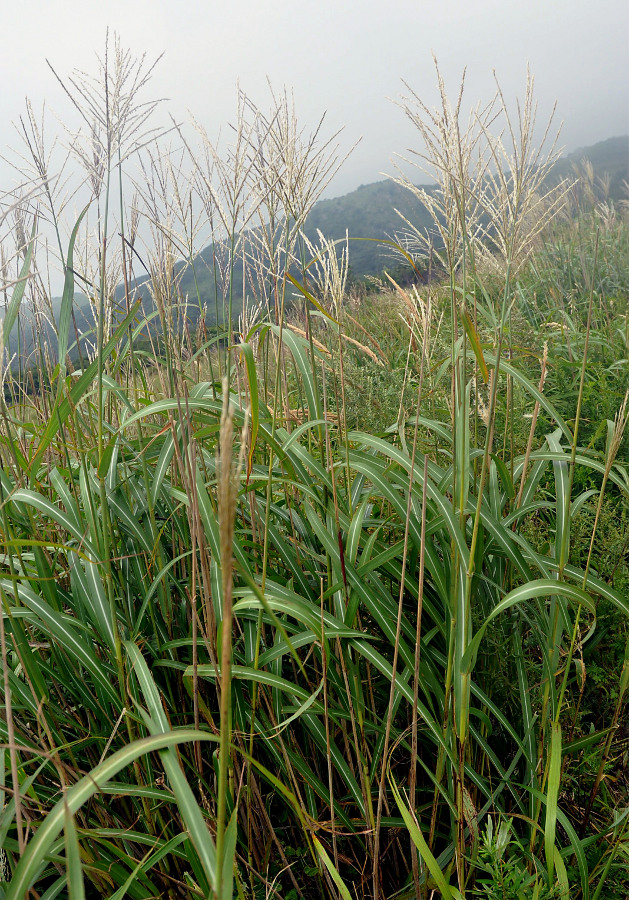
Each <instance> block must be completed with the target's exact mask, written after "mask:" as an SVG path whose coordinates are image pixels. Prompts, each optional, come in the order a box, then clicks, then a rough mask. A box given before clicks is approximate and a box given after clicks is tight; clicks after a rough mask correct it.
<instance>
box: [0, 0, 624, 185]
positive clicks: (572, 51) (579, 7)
mask: <svg viewBox="0 0 629 900" xmlns="http://www.w3.org/2000/svg"><path fill="white" fill-rule="evenodd" d="M3 6H4V9H3V15H2V20H3V42H2V43H3V53H2V56H1V58H0V78H1V79H2V85H3V88H2V92H1V95H0V121H1V122H2V126H3V127H2V132H1V139H0V144H2V145H5V144H7V143H12V142H13V137H12V134H11V129H10V122H11V121H12V120H15V119H16V118H17V117H18V116H19V115H20V114H21V113H22V111H23V109H24V97H25V96H26V95H27V96H29V98H30V99H31V100H32V101H33V103H34V105H35V108H39V107H40V106H41V103H42V101H44V100H45V101H46V104H47V108H48V109H49V110H50V112H51V114H53V113H54V114H55V115H56V116H58V117H59V118H61V119H63V118H64V117H65V116H67V115H68V103H67V101H66V99H65V98H64V96H63V94H62V92H61V91H60V89H59V87H58V85H57V84H56V83H55V81H54V78H53V76H52V75H51V73H50V71H49V69H48V68H47V66H46V63H45V58H46V57H47V58H48V59H50V61H51V62H52V64H53V65H54V66H55V68H56V69H57V70H58V71H59V72H60V73H62V74H67V73H69V72H70V71H71V70H72V69H73V68H82V69H86V70H87V71H90V72H93V71H95V53H96V52H101V51H102V48H103V44H104V35H105V29H106V27H107V26H109V27H110V29H112V30H116V31H117V32H118V33H119V34H120V36H121V39H122V43H123V45H124V46H128V47H130V48H131V49H132V50H133V51H134V52H136V53H138V54H141V53H142V52H144V51H146V53H147V55H148V57H151V58H152V57H155V56H157V55H158V54H159V53H161V52H162V51H165V55H164V58H163V59H162V61H161V63H160V64H159V66H158V68H157V70H156V73H155V76H154V79H153V82H152V85H151V90H152V96H164V97H168V98H170V99H169V103H168V110H169V112H171V113H172V114H173V115H174V116H175V117H176V118H179V119H184V118H185V116H186V111H187V109H190V111H191V112H192V113H193V114H194V115H195V117H196V118H197V119H198V120H199V121H201V122H202V123H203V124H204V125H205V126H206V128H207V129H208V131H209V132H210V134H212V133H217V131H218V129H219V127H220V126H221V125H223V126H224V125H225V123H227V122H229V121H230V120H233V117H234V107H235V84H236V81H237V80H238V79H239V80H240V84H241V86H242V88H243V89H244V90H245V91H247V92H248V93H249V94H250V95H251V96H252V98H253V99H254V100H255V101H256V102H257V103H259V104H260V105H261V106H263V107H264V106H266V103H267V99H268V90H267V87H266V77H267V76H268V77H269V78H270V79H271V82H272V83H273V85H274V87H275V88H276V89H278V90H279V89H280V88H281V87H282V86H283V85H284V84H286V85H289V86H292V87H293V88H294V92H295V99H296V107H297V113H298V116H299V119H300V122H301V123H302V124H304V125H307V126H311V125H314V124H315V122H316V121H317V119H318V118H319V116H320V115H321V113H322V112H323V111H324V110H327V119H326V121H327V128H328V129H329V131H330V132H331V131H332V130H336V129H337V128H340V127H341V126H345V132H344V135H343V138H342V142H343V143H344V146H346V147H347V146H349V145H351V144H352V143H353V142H354V141H355V140H356V139H357V138H359V137H361V136H362V142H361V144H360V146H359V147H358V148H357V149H356V150H355V151H354V153H353V155H352V157H351V158H350V160H349V161H348V162H347V163H346V164H345V166H344V168H343V170H342V172H341V173H340V174H339V175H337V176H336V178H335V180H334V182H333V184H332V185H331V187H330V188H329V189H328V191H327V194H328V195H334V194H342V193H345V192H346V191H349V190H351V189H353V188H355V187H357V186H358V185H359V184H361V183H368V182H371V181H376V180H378V179H379V178H381V177H382V176H381V174H380V173H382V172H383V171H391V168H392V166H391V164H390V162H389V159H390V158H391V156H392V155H393V154H394V153H395V152H396V151H397V152H402V153H403V152H404V151H405V150H406V148H407V147H409V146H412V145H413V144H415V146H417V138H416V137H415V133H414V132H413V130H412V128H411V127H410V126H409V125H407V124H406V122H405V120H404V116H403V114H402V112H401V111H400V110H399V109H398V108H397V107H396V106H395V105H394V104H393V103H391V102H390V100H387V98H397V97H398V96H399V95H400V92H401V90H402V85H401V79H402V78H403V79H405V80H407V81H408V82H409V84H410V85H411V86H412V87H413V89H414V90H415V91H416V92H417V93H418V94H420V96H422V99H424V100H425V101H426V102H427V103H428V104H429V105H433V103H435V102H436V94H435V78H434V70H433V66H432V60H431V50H434V52H435V53H436V55H437V57H438V59H439V63H440V67H441V70H442V73H443V75H444V76H445V79H446V84H447V86H448V88H449V89H450V90H451V91H452V92H453V93H454V92H455V91H456V89H457V86H458V83H459V80H460V75H461V71H462V68H463V66H464V65H467V67H468V78H467V96H468V98H469V101H470V104H471V103H472V102H476V101H477V100H480V99H483V98H489V97H490V96H491V94H492V93H493V89H492V88H493V82H492V70H493V69H494V68H495V69H496V71H497V74H498V76H499V79H500V82H501V85H502V87H503V90H504V92H505V94H506V95H507V97H509V98H513V97H515V96H522V94H523V89H524V79H525V72H526V64H527V62H528V63H529V64H530V67H531V71H532V72H533V74H534V75H535V81H536V93H537V96H538V99H539V103H540V118H545V117H546V115H547V114H548V113H549V112H550V110H551V108H552V105H553V102H554V101H555V100H556V101H557V104H558V120H563V121H564V123H565V124H564V128H563V131H562V137H561V144H562V145H565V146H566V148H567V149H568V150H573V149H575V148H576V147H579V146H583V145H585V144H590V143H594V142H596V141H598V140H602V139H604V138H606V137H610V136H612V135H617V134H623V133H627V132H628V131H629V89H628V85H629V62H628V59H629V56H628V52H627V46H628V38H629V4H627V2H626V0H598V2H597V3H593V2H592V0H544V2H542V0H526V2H525V0H520V2H518V3H513V2H509V0H465V2H463V0H441V2H440V3H435V2H434V0H431V2H417V0H415V2H411V0H388V2H377V3H376V2H371V0H367V2H365V0H363V2H362V3H359V2H347V0H301V2H299V0H231V2H221V3H219V2H216V0H204V2H201V0H179V2H176V0H107V2H103V3H102V4H98V5H97V4H95V3H93V2H90V0H34V2H33V3H31V4H29V6H28V11H27V12H24V11H23V10H24V9H25V7H24V6H22V7H21V11H19V7H18V5H17V4H11V9H7V6H8V4H3ZM53 125H54V119H53V118H52V117H51V122H50V126H51V130H52V126H53ZM328 133H329V132H328ZM0 177H1V178H2V181H3V182H4V183H2V184H0V187H5V186H6V187H8V186H9V185H7V184H6V177H7V170H6V168H4V167H0ZM9 177H10V176H9Z"/></svg>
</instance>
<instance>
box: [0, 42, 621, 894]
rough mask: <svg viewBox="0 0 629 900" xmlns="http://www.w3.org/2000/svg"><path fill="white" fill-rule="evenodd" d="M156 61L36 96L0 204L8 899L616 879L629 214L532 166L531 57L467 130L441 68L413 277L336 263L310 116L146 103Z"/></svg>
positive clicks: (529, 886)
mask: <svg viewBox="0 0 629 900" xmlns="http://www.w3.org/2000/svg"><path fill="white" fill-rule="evenodd" d="M150 72H151V67H150V65H147V64H146V62H145V60H142V59H140V60H137V59H135V58H134V57H133V56H132V55H130V54H129V53H128V52H127V51H126V50H124V49H123V48H122V47H121V45H120V44H119V42H118V41H117V40H114V41H112V42H111V43H110V44H109V46H108V49H107V53H106V54H105V56H104V57H103V60H102V63H101V65H100V71H99V73H98V75H97V76H96V78H94V79H93V80H92V79H91V78H89V77H88V76H85V75H80V74H76V75H73V76H70V77H68V78H61V79H60V80H61V82H62V85H63V86H64V88H65V90H66V92H67V94H68V96H69V98H70V99H71V101H72V103H73V104H74V107H75V109H77V110H78V111H79V113H80V115H81V117H82V119H83V122H84V125H85V131H84V132H82V133H80V134H79V135H74V136H73V137H72V139H71V141H70V145H69V150H68V155H67V159H64V163H63V166H59V165H57V163H56V162H55V159H56V158H55V156H54V152H55V148H51V149H50V150H49V148H48V147H47V146H46V144H45V140H44V134H45V131H44V128H43V126H42V124H41V122H39V121H38V119H37V118H36V116H35V115H34V113H33V111H32V110H31V109H30V108H29V110H28V112H27V115H26V116H25V118H24V121H23V122H22V123H21V129H22V133H21V137H22V143H23V146H22V152H21V156H22V163H21V164H22V167H23V170H24V176H23V180H22V186H21V188H20V189H18V190H16V191H13V192H11V193H7V194H5V195H4V196H3V197H2V198H1V200H0V205H1V209H2V212H1V221H2V227H3V236H2V243H1V245H0V246H1V247H2V278H3V283H4V297H5V300H6V303H5V313H4V320H3V328H2V333H3V341H4V344H3V346H4V348H5V351H4V356H3V368H2V373H3V391H2V393H1V394H0V416H1V425H0V457H1V460H0V462H1V467H0V493H1V498H0V500H1V502H0V535H1V539H2V551H1V552H2V557H1V569H2V571H1V572H0V596H1V598H2V615H0V650H1V655H2V664H3V681H2V686H1V688H0V690H1V691H2V696H3V716H2V721H1V722H0V742H1V749H0V762H1V765H0V796H1V802H0V864H1V870H0V896H1V897H2V898H4V900H21V898H25V897H30V898H41V900H53V898H55V897H58V896H59V897H61V896H63V897H65V896H68V897H71V898H73V900H80V898H83V897H101V896H102V897H111V898H115V900H120V898H122V897H126V896H128V897H131V898H134V900H148V898H155V897H172V898H176V897H189V898H195V897H208V898H216V900H231V898H232V897H238V898H260V900H261V898H284V900H296V898H300V900H301V898H303V900H310V898H320V897H325V898H334V900H336V898H342V900H349V898H370V900H384V898H386V900H393V898H399V900H411V898H426V900H428V898H439V897H440V898H444V900H459V898H473V897H479V898H501V900H507V898H511V900H522V898H531V900H543V898H544V900H548V898H570V900H581V898H582V900H603V898H607V900H613V898H617V900H621V898H625V897H626V896H627V893H628V891H629V879H628V877H627V866H628V863H629V859H628V854H629V834H628V821H629V806H628V804H627V787H628V783H629V733H628V731H627V724H626V723H627V718H626V694H627V687H628V686H629V640H628V634H627V617H628V616H629V564H628V559H629V553H628V548H629V506H628V501H629V472H628V470H627V465H626V460H627V449H628V446H629V445H628V440H629V439H628V437H627V434H626V424H627V418H628V417H629V408H628V401H627V396H628V393H627V392H628V389H629V373H628V365H629V363H628V360H629V306H628V298H629V283H628V278H629V276H628V273H629V266H628V265H627V261H628V259H629V232H628V230H627V222H626V219H625V217H624V212H623V209H622V208H620V207H618V208H616V207H614V205H613V204H611V203H609V202H608V201H607V198H606V197H605V196H604V195H603V194H602V193H601V191H603V189H604V184H599V183H597V180H596V177H595V175H594V173H593V172H592V171H588V170H587V168H586V169H585V170H584V171H583V172H581V174H580V177H579V178H578V179H576V180H574V179H573V180H561V181H557V180H555V181H554V182H552V181H550V180H549V178H548V176H549V173H550V172H551V170H552V166H553V163H554V161H555V158H556V156H557V153H556V150H555V147H554V144H553V141H552V136H551V132H552V127H551V125H549V127H548V128H547V129H546V134H545V139H544V142H543V144H542V147H541V149H540V146H539V143H535V136H536V135H538V134H539V131H538V130H537V127H538V125H539V123H536V121H535V118H536V107H535V101H534V96H533V84H532V80H531V79H530V78H529V79H528V80H527V83H526V90H525V96H524V97H523V99H522V101H521V103H520V104H518V105H517V106H516V107H515V108H512V106H511V105H510V103H509V102H508V101H507V99H506V98H505V97H504V96H503V94H502V93H501V91H500V88H499V87H497V91H496V95H495V97H494V98H493V99H491V101H490V102H489V104H487V105H483V106H479V107H477V108H476V109H474V110H473V111H472V113H471V114H470V116H469V119H468V118H465V119H464V117H463V114H462V108H463V87H462V86H461V91H460V92H459V93H458V94H457V95H456V96H455V98H454V100H453V101H450V100H449V99H448V96H447V94H446V90H445V86H444V85H443V82H442V81H441V78H440V76H439V72H438V69H437V77H438V83H439V88H440V96H441V105H440V106H439V108H437V109H434V110H433V109H429V108H427V107H426V106H425V105H424V103H423V102H422V100H421V98H420V97H419V96H418V95H417V94H415V93H414V92H413V91H412V90H411V89H410V88H409V89H408V90H407V93H406V96H405V97H403V98H402V99H401V100H400V105H401V109H402V112H403V113H404V114H405V115H407V116H408V117H409V118H410V119H411V121H412V122H413V123H414V124H415V126H416V128H417V136H418V146H417V155H416V156H414V157H413V159H412V160H411V162H415V163H416V164H417V165H418V166H419V167H420V168H421V169H422V171H424V172H427V174H428V175H430V176H431V177H433V178H434V179H435V181H436V188H435V189H433V190H431V191H429V192H428V191H426V190H423V189H421V188H417V187H416V185H415V184H414V181H415V179H412V180H411V179H410V178H409V177H408V176H407V175H405V174H403V173H402V171H400V172H399V174H398V177H397V182H398V183H399V184H401V185H402V186H404V188H405V189H407V190H408V191H409V192H410V193H411V194H412V195H413V196H414V197H415V198H416V199H418V200H420V201H421V203H422V204H423V205H424V207H425V208H426V210H428V212H429V213H430V216H431V220H432V226H431V229H430V230H424V229H422V228H420V227H417V225H416V224H415V223H413V221H411V220H410V219H406V218H404V219H403V218H400V231H399V234H398V235H396V237H395V239H394V240H392V242H391V246H390V247H389V249H394V250H395V252H397V254H398V256H399V258H400V259H403V260H404V261H405V262H406V263H409V264H410V265H411V266H414V267H416V269H417V271H418V272H421V273H422V279H421V281H420V282H419V283H418V284H416V285H414V286H406V287H404V286H401V285H399V284H398V283H397V282H396V281H395V279H391V280H389V281H388V282H386V283H383V284H382V285H381V287H380V289H379V290H378V291H370V292H365V291H361V290H359V289H358V288H356V287H353V288H352V289H351V290H348V283H347V275H348V265H349V262H350V261H351V252H352V249H351V248H352V244H351V240H349V239H348V240H347V241H343V242H340V243H338V242H336V243H335V242H333V241H330V240H327V239H326V237H325V235H323V234H320V235H319V240H318V241H317V243H316V244H315V243H313V242H312V241H309V240H307V239H306V238H305V236H304V233H303V228H304V223H305V221H306V219H307V217H308V214H309V212H310V210H311V209H312V207H313V205H314V203H315V202H316V201H317V199H318V197H319V196H320V194H321V192H322V191H323V190H324V188H325V186H326V185H327V184H328V183H329V180H330V178H331V177H332V175H333V174H334V172H335V171H336V169H337V167H338V166H339V165H340V163H341V162H342V159H343V153H342V152H341V151H340V149H339V146H338V142H337V136H328V135H327V133H326V132H325V129H324V123H323V122H320V123H319V124H318V126H316V127H315V129H314V130H313V131H312V132H309V131H308V130H307V129H302V126H301V125H300V124H299V123H298V121H297V119H296V116H295V111H294V107H293V101H292V97H291V95H290V94H289V93H288V92H283V93H281V94H273V95H272V98H271V108H270V110H269V111H266V110H263V109H261V108H260V107H258V106H257V105H256V104H254V103H253V102H252V100H251V99H250V98H249V97H248V96H247V95H246V94H244V93H242V92H239V94H238V108H237V114H236V121H235V126H234V128H233V131H232V132H231V134H230V143H229V146H228V147H227V148H226V149H225V150H222V149H221V148H217V147H216V146H214V144H213V143H212V142H211V141H210V139H209V137H208V135H207V133H206V132H205V131H204V129H203V128H202V127H201V126H197V127H196V129H195V137H194V138H191V137H190V136H189V132H184V130H183V129H181V128H179V127H178V126H177V127H175V128H173V129H171V131H170V134H167V135H164V134H162V133H157V132H156V131H155V129H154V128H153V125H152V118H151V117H152V116H154V115H155V113H156V110H155V104H153V103H151V102H150V101H147V100H146V99H145V94H146V93H147V91H148V90H149V88H150V84H149V76H150ZM543 133H544V130H543V129H542V134H543ZM544 148H546V149H544ZM51 154H52V155H51ZM73 184H83V185H85V184H87V185H88V188H89V192H90V194H91V197H90V198H88V199H89V202H87V200H86V206H85V208H84V209H83V210H82V211H79V212H78V213H73V212H72V206H73V204H72V196H73V194H72V190H73V187H72V186H73ZM68 222H69V223H70V224H69V227H68V230H67V233H66V226H67V224H68ZM208 234H211V235H212V238H213V244H214V246H215V247H216V248H220V252H219V250H217V252H216V253H215V254H214V255H213V258H212V259H211V260H206V261H205V262H203V265H205V264H206V263H207V264H209V265H210V266H211V267H212V270H213V279H212V283H213V285H215V286H216V293H215V296H213V297H208V296H207V295H205V294H204V293H203V291H202V290H201V287H200V286H201V285H202V284H203V279H204V272H203V271H202V270H201V268H200V267H201V265H202V261H200V260H199V258H198V255H197V254H198V253H199V250H200V249H201V247H202V246H203V243H202V242H203V241H205V242H207V237H208ZM55 259H56V260H57V262H59V261H60V262H61V265H62V267H63V272H64V277H65V284H64V289H63V297H62V300H61V303H60V305H59V304H57V305H56V306H55V304H54V302H53V299H52V291H51V289H50V274H49V269H48V265H49V260H51V261H52V262H50V265H53V264H54V260H55ZM181 260H183V261H185V262H186V263H187V264H188V266H189V271H192V273H193V279H194V282H195V284H197V286H198V287H199V289H198V292H197V293H196V294H195V293H193V294H188V295H186V296H183V295H182V293H181V291H180V289H179V287H180V280H181V273H182V267H181V265H179V264H178V263H179V262H180V261H181ZM197 267H199V270H198V271H197ZM243 269H244V270H246V271H247V273H248V277H249V278H250V280H251V283H252V284H255V296H254V297H252V298H250V301H251V302H249V303H248V304H246V305H245V307H244V309H243V310H242V311H241V310H240V306H239V303H238V301H239V298H238V297H237V295H236V294H235V291H234V284H235V281H234V279H235V273H236V272H237V271H238V272H239V273H241V272H242V271H243ZM426 273H428V276H429V277H427V278H426ZM140 275H141V276H142V277H144V276H148V283H149V284H150V288H151V295H152V299H153V308H152V309H151V310H150V311H149V310H147V307H146V304H142V303H141V301H140V300H139V299H138V297H137V292H136V290H135V280H136V278H137V277H138V276H140ZM243 280H244V279H243ZM241 283H242V281H241ZM120 285H122V286H123V288H120ZM79 286H80V289H81V290H83V291H84V292H85V293H86V295H87V296H88V298H89V301H90V303H91V305H92V307H93V309H94V313H95V316H94V318H95V321H96V323H97V325H96V327H95V329H94V330H93V332H92V333H91V334H88V335H84V336H83V338H82V339H81V340H79V328H78V326H77V325H76V319H75V317H74V298H75V291H76V290H77V288H78V287H79ZM208 305H210V306H212V305H214V307H215V309H214V312H215V318H214V319H213V321H215V322H223V321H224V322H225V323H226V327H225V329H224V330H220V329H218V330H217V329H216V328H213V329H208V328H207V327H206V324H205V323H206V321H207V311H208ZM27 310H30V316H31V318H30V319H29V317H28V316H27ZM33 317H34V318H33ZM46 322H47V323H48V325H49V326H50V327H49V328H46V327H44V326H45V323H46ZM30 328H34V329H35V334H36V335H39V336H40V337H41V338H42V339H41V340H39V341H36V342H35V349H34V351H33V353H32V354H31V355H30V356H29V357H25V356H23V355H22V356H21V355H20V352H19V348H20V341H19V340H18V343H17V351H16V354H14V355H13V358H10V355H9V347H10V346H11V345H10V343H9V337H10V335H11V333H12V332H14V329H17V330H16V332H15V333H16V334H18V335H20V334H24V333H25V332H26V331H27V330H28V329H30ZM51 329H52V330H51ZM51 334H52V335H53V338H54V339H53V340H49V339H48V336H49V335H51ZM44 336H45V339H44ZM20 340H22V346H23V345H24V341H25V338H24V339H20Z"/></svg>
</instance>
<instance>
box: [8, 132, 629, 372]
mask: <svg viewBox="0 0 629 900" xmlns="http://www.w3.org/2000/svg"><path fill="white" fill-rule="evenodd" d="M584 159H588V160H589V161H590V162H591V164H592V168H593V171H594V174H595V175H597V176H599V177H600V176H602V175H603V174H604V173H607V175H608V176H609V198H610V199H611V200H612V201H614V202H618V200H620V199H621V198H622V197H623V196H624V194H623V191H624V187H623V182H627V181H629V136H627V135H624V136H621V137H612V138H609V139H607V140H605V141H600V142H599V143H597V144H594V145H592V146H590V147H583V148H579V149H578V150H575V151H573V152H572V153H570V154H568V155H567V156H565V157H563V158H562V159H560V160H559V161H558V162H557V164H556V166H555V168H554V169H553V177H554V178H563V177H567V176H570V175H574V167H575V164H580V163H581V162H582V161H583V160H584ZM426 189H427V190H430V186H429V185H427V186H426ZM396 210H398V211H399V213H400V214H401V216H403V217H404V218H406V219H408V220H409V221H410V222H413V224H414V225H415V226H417V227H419V228H430V227H431V226H432V219H431V217H430V216H429V214H428V213H427V211H426V209H425V208H424V206H423V205H422V204H421V202H420V201H419V200H418V199H417V197H415V196H414V195H413V193H412V192H411V191H409V190H408V189H406V188H404V187H401V186H400V185H398V184H396V183H395V182H394V181H392V180H391V179H384V180H382V181H376V182H373V183H371V184H363V185H360V187H358V188H356V190H354V191H350V192H349V193H347V194H344V195H343V196H340V197H334V198H331V199H327V200H320V201H319V202H318V203H317V204H316V205H315V206H314V208H313V209H312V212H311V213H310V215H309V217H308V220H307V223H306V228H305V232H306V235H307V236H308V238H309V239H310V240H311V241H313V242H315V241H316V239H317V231H318V230H320V231H321V232H323V234H324V235H325V236H326V238H328V239H330V240H335V241H343V240H344V239H345V235H346V234H348V236H349V239H350V245H349V262H350V267H351V272H352V276H353V277H354V278H357V279H361V278H364V277H365V276H369V275H379V274H380V273H381V272H382V270H383V269H384V268H391V269H393V268H395V267H396V266H397V265H399V263H400V262H401V259H400V257H399V256H395V255H394V254H393V253H392V251H391V250H388V249H387V248H386V247H385V246H383V245H382V244H381V243H379V242H381V241H383V240H385V239H390V238H392V237H393V236H394V235H395V234H396V233H398V234H400V233H402V232H404V231H405V230H406V228H407V226H406V225H405V223H404V221H403V219H402V218H401V217H400V215H399V214H398V213H397V212H396ZM212 254H213V248H212V245H209V246H207V247H205V248H204V249H203V250H201V251H200V252H199V254H198V255H197V257H196V260H197V262H198V263H200V264H198V265H195V273H194V274H193V272H192V270H191V268H190V266H188V265H186V264H185V263H184V262H183V261H182V262H180V263H178V264H177V266H178V268H179V272H181V268H182V267H183V268H184V270H185V271H183V273H181V279H180V283H179V291H180V294H181V296H183V297H186V296H189V297H190V298H194V299H193V300H192V307H191V308H192V312H193V314H194V309H195V308H197V309H198V303H197V300H196V297H197V286H198V289H199V292H200V296H201V301H202V303H205V304H207V308H208V325H214V324H216V316H215V314H214V296H215V291H214V279H213V275H212V265H211V262H212ZM195 276H196V282H195ZM131 286H132V288H135V289H136V290H137V291H138V292H139V294H140V296H141V297H142V304H143V308H144V311H145V313H149V312H151V310H152V309H153V299H152V296H151V293H150V289H149V279H148V277H147V276H144V277H141V278H138V279H136V280H135V282H133V283H132V285H131ZM247 294H248V295H250V294H251V291H250V289H249V288H248V289H247ZM116 296H117V297H118V298H119V299H121V298H122V297H124V288H123V286H122V285H119V287H118V288H117V290H116ZM242 296H243V284H242V267H241V266H236V271H235V279H234V316H235V317H237V316H238V315H239V313H240V311H241V308H242ZM56 305H57V306H58V300H57V304H56ZM75 311H76V321H77V326H78V329H79V331H80V332H81V333H82V334H85V333H86V332H87V331H89V330H90V329H93V328H94V320H93V315H92V310H91V307H90V305H89V303H88V301H87V298H86V297H85V296H83V295H79V294H77V297H76V303H75ZM48 328H49V330H50V334H51V340H50V344H51V346H53V347H54V346H55V344H56V341H55V340H53V339H52V334H53V331H52V328H51V327H50V326H48ZM27 340H28V346H24V347H22V352H23V353H25V354H28V353H30V352H32V350H33V345H32V339H27ZM71 343H72V336H71ZM10 347H11V352H14V351H15V350H16V349H17V342H16V341H15V339H14V335H13V334H12V337H11V342H10Z"/></svg>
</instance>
